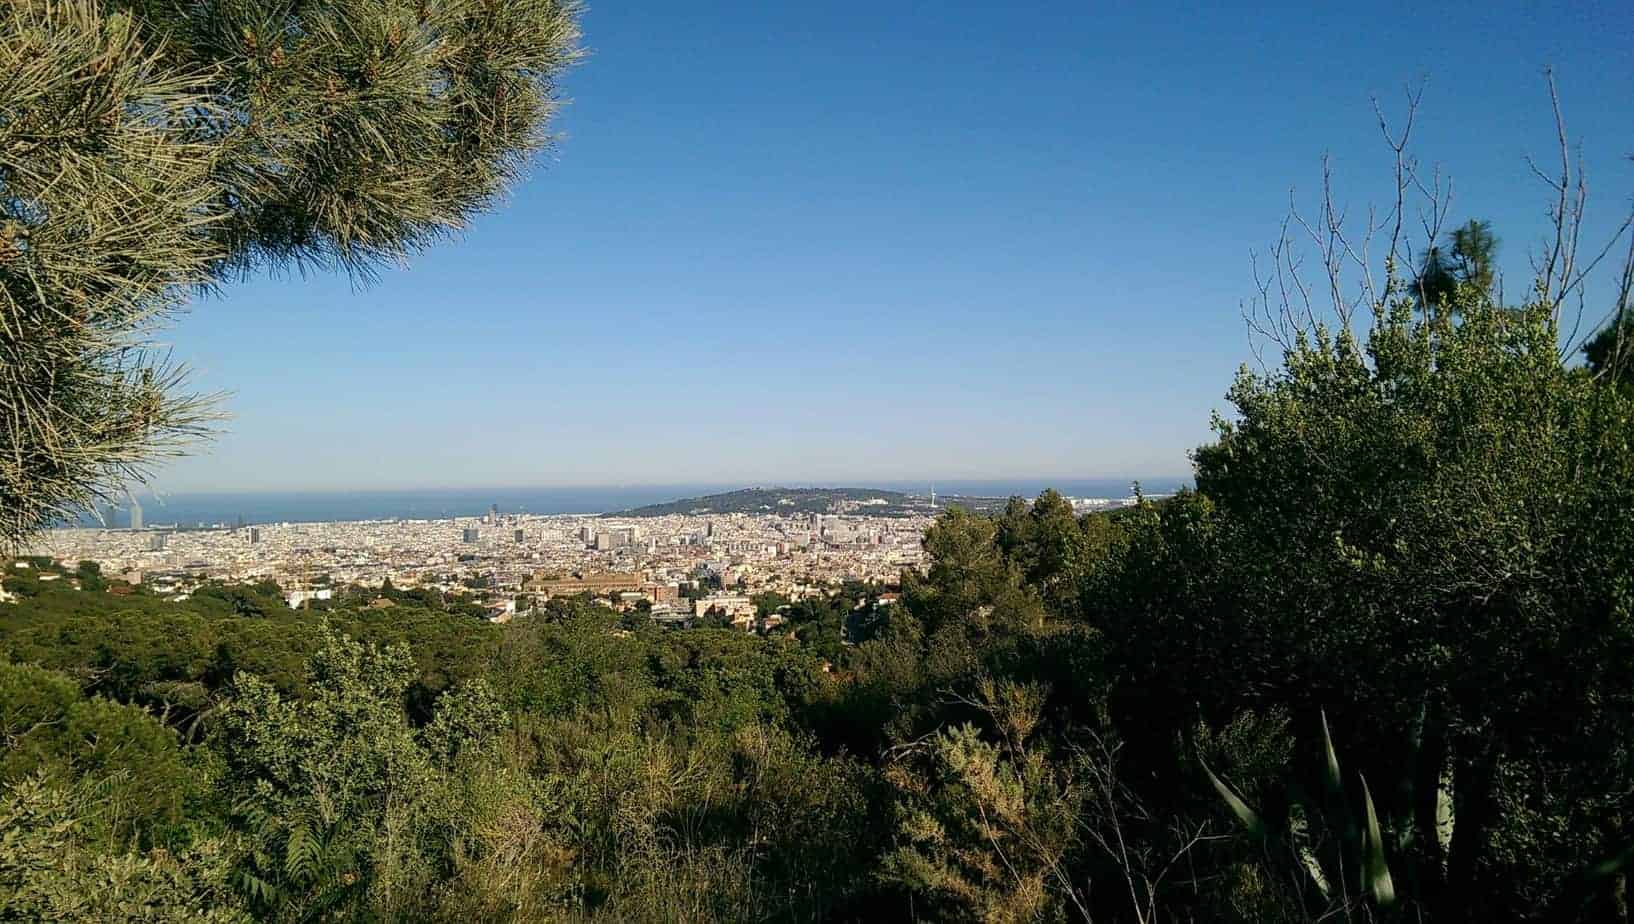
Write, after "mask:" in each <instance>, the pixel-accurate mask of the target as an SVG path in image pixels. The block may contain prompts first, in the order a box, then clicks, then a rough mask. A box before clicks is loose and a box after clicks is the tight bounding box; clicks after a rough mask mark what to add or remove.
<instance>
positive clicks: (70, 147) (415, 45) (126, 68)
mask: <svg viewBox="0 0 1634 924" xmlns="http://www.w3.org/2000/svg"><path fill="white" fill-rule="evenodd" d="M576 16H577V8H576V7H575V6H574V5H573V3H572V2H571V0H517V2H507V3H502V4H495V3H486V2H481V0H448V2H439V3H434V4H414V3H398V2H386V3H381V2H373V0H320V2H314V3H302V4H298V5H296V6H290V5H289V4H284V3H277V2H271V0H245V2H239V3H233V4H228V5H225V6H222V5H204V6H201V5H197V4H185V3H171V2H167V0H103V2H100V3H97V2H91V3H69V4H64V3H55V2H48V0H20V2H16V3H8V4H6V5H5V6H4V7H3V8H0V34H4V35H5V36H6V37H7V39H6V41H5V42H4V43H3V44H0V109H3V110H4V112H5V116H4V117H3V118H0V151H3V152H5V153H4V154H0V410H3V411H4V413H3V414H0V420H3V421H4V423H0V542H4V543H7V544H11V543H15V542H17V541H19V540H21V539H22V538H23V537H25V536H27V535H28V534H30V533H31V532H32V531H34V530H36V529H38V528H40V527H41V526H42V525H44V524H46V523H47V522H49V521H50V520H52V519H53V518H55V517H57V516H61V515H65V514H68V513H69V512H70V511H72V510H74V509H89V508H92V507H93V506H94V505H95V504H96V503H97V502H98V501H106V500H108V499H110V498H112V497H115V496H117V495H118V494H119V492H120V488H121V486H122V485H123V484H124V483H126V482H128V481H129V480H131V479H134V478H140V477H142V475H143V473H144V472H145V471H146V470H147V466H148V465H149V464H151V463H152V462H153V461H154V460H155V459H157V458H160V457H162V456H164V455H167V454H172V453H176V452H179V451H181V450H182V449H183V448H184V447H185V446H186V445H187V444H188V443H189V442H191V441H193V440H196V439H198V438H200V437H201V436H203V435H205V433H206V432H207V428H208V426H209V423H210V420H211V413H210V410H209V405H210V399H209V398H207V397H203V396H199V395H197V394H194V393H191V392H189V391H188V390H187V386H186V374H185V371H184V370H181V369H179V368H178V367H176V366H174V365H172V364H170V363H169V362H168V360H166V359H165V357H164V355H163V354H162V352H155V351H153V350H151V349H149V348H148V346H149V341H150V339H151V335H152V333H153V331H154V330H155V328H156V326H157V325H158V324H159V323H161V322H162V321H163V319H164V318H165V317H166V316H167V315H168V314H169V313H171V312H173V311H175V310H176V309H177V308H178V307H179V306H180V304H181V302H182V299H183V297H184V295H185V293H186V291H187V290H189V289H190V288H193V287H196V286H201V285H206V286H207V285H212V284H216V283H219V282H222V281H225V280H227V279H229V278H231V277H233V276H234V275H236V274H241V273H244V272H248V271H252V270H256V269H261V268H278V267H290V266H297V267H308V266H317V267H324V266H340V267H344V268H345V269H347V270H349V271H352V272H354V273H362V274H366V273H367V272H368V270H369V268H370V267H371V266H373V265H375V264H376V263H378V262H380V261H382V260H393V259H397V258H400V257H402V256H404V255H406V254H408V253H409V252H411V251H413V250H415V249H417V248H419V247H422V246H424V245H426V244H428V243H430V242H431V241H433V240H435V239H436V238H438V237H440V236H442V235H445V234H447V233H448V232H450V231H451V230H454V229H457V228H459V227H461V226H462V225H463V224H464V222H465V221H466V220H467V219H469V218H470V217H471V216H472V215H473V214H475V213H477V212H479V211H481V210H483V209H485V208H487V207H488V206H489V205H490V204H491V203H492V202H493V201H494V200H495V198H496V196H498V195H499V194H500V193H501V192H502V191H503V189H504V187H505V186H506V184H507V183H508V182H509V181H510V180H512V179H513V178H514V177H515V176H516V175H517V174H518V173H519V172H520V171H521V169H522V168H523V166H524V165H525V164H526V162H527V158H528V156H529V155H530V154H531V153H532V152H533V151H535V150H536V149H538V148H539V146H540V145H541V144H542V143H544V142H545V141H546V140H547V139H546V136H545V135H544V134H543V133H542V128H543V126H544V125H545V123H546V122H547V120H548V118H549V117H550V115H551V113H552V112H553V111H554V109H555V108H556V106H557V101H558V97H557V92H556V86H555V82H556V79H557V77H558V76H559V75H560V73H561V72H562V70H563V68H565V67H566V66H567V65H569V64H570V63H571V62H572V61H573V60H574V59H575V58H576V56H577V50H576V42H577V24H576Z"/></svg>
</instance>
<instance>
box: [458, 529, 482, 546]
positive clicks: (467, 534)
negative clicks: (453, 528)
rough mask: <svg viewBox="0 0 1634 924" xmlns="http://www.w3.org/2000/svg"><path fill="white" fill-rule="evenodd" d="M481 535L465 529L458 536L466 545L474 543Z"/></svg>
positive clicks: (475, 531)
mask: <svg viewBox="0 0 1634 924" xmlns="http://www.w3.org/2000/svg"><path fill="white" fill-rule="evenodd" d="M481 535H482V534H481V533H480V532H478V531H477V530H475V529H467V530H465V531H464V532H462V533H461V534H460V538H461V539H463V540H464V541H465V542H467V543H471V542H476V541H477V539H478V538H479V537H481Z"/></svg>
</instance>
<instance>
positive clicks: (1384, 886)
mask: <svg viewBox="0 0 1634 924" xmlns="http://www.w3.org/2000/svg"><path fill="white" fill-rule="evenodd" d="M1357 776H1358V777H1360V779H1361V781H1362V810H1363V812H1364V813H1365V815H1366V825H1365V826H1364V827H1363V828H1362V889H1363V891H1366V892H1371V893H1372V894H1373V898H1374V899H1375V900H1376V901H1377V902H1378V903H1379V904H1381V905H1392V904H1394V903H1395V901H1396V886H1395V883H1394V882H1393V881H1391V879H1390V866H1389V864H1387V863H1386V862H1385V859H1384V835H1383V834H1382V833H1381V832H1380V830H1379V815H1378V812H1376V811H1374V809H1373V794H1372V793H1370V792H1369V791H1368V789H1367V777H1364V776H1361V775H1360V774H1357Z"/></svg>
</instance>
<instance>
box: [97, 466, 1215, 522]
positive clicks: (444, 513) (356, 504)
mask: <svg viewBox="0 0 1634 924" xmlns="http://www.w3.org/2000/svg"><path fill="white" fill-rule="evenodd" d="M1134 480H1136V479H1123V478H1090V479H1082V478H1076V479H1075V478H1062V479H1042V478H1028V479H1012V480H953V481H945V482H944V481H937V482H934V483H933V482H931V481H928V480H927V481H920V482H907V481H875V482H859V483H846V482H828V483H824V482H813V483H804V482H798V481H795V482H790V483H788V484H782V485H772V484H766V485H761V487H774V486H776V487H823V488H866V489H875V490H883V491H897V492H901V493H905V494H913V495H921V496H922V495H928V494H929V492H930V489H931V488H932V487H933V486H934V487H935V489H936V493H937V494H938V495H939V496H950V495H955V494H959V495H967V496H973V497H1010V496H1017V495H1019V496H1022V497H1034V496H1036V495H1038V494H1039V493H1041V492H1042V491H1044V490H1045V489H1047V488H1054V489H1055V490H1057V491H1060V492H1061V493H1063V494H1067V495H1069V496H1073V497H1111V498H1116V497H1125V496H1127V495H1128V494H1129V493H1130V486H1131V484H1132V483H1133V481H1134ZM1139 480H1140V482H1141V486H1142V489H1143V490H1145V491H1147V492H1149V493H1168V492H1170V491H1173V490H1175V489H1177V488H1179V487H1182V486H1184V485H1186V484H1189V480H1187V479H1179V478H1153V479H1139ZM745 487H747V486H746V485H743V484H741V483H739V484H724V483H717V484H669V485H605V486H588V487H556V488H527V487H520V488H502V487H496V488H460V489H442V490H439V489H425V490H402V491H269V492H248V491H246V492H232V493H228V492H222V493H178V494H163V493H161V494H159V495H157V496H154V495H150V494H148V493H144V492H138V494H137V500H138V501H139V502H140V503H141V505H142V511H143V518H144V521H145V523H146V524H147V525H148V526H150V527H151V526H166V525H173V524H174V525H180V526H198V525H210V524H229V525H231V524H236V523H237V522H239V520H240V518H242V521H243V522H244V523H246V524H257V523H311V522H333V521H346V520H379V519H393V518H398V517H403V518H408V519H447V518H451V517H470V516H481V515H482V514H484V513H486V512H488V510H489V509H490V507H491V506H497V507H498V508H499V511H500V513H504V514H512V513H529V514H536V515H560V514H584V515H599V514H605V513H610V512H614V511H620V510H629V509H632V508H637V507H646V506H650V505H655V504H667V503H671V502H674V501H678V500H681V499H683V498H690V497H700V496H704V495H710V494H719V493H725V492H730V491H736V490H740V489H742V488H745ZM105 515H106V514H105ZM81 525H84V526H99V525H107V526H112V527H124V526H128V525H129V511H128V510H127V509H125V508H123V507H121V508H120V509H118V510H116V511H114V512H113V513H112V514H111V518H110V519H109V520H108V522H107V523H106V524H103V523H101V522H99V521H98V520H97V519H96V518H95V517H93V516H86V517H84V518H83V519H82V522H81Z"/></svg>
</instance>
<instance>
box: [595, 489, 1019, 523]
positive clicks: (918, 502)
mask: <svg viewBox="0 0 1634 924" xmlns="http://www.w3.org/2000/svg"><path fill="white" fill-rule="evenodd" d="M992 500H994V499H993V498H948V501H949V503H954V502H957V503H959V504H961V505H962V506H971V507H976V506H984V505H980V504H975V503H972V502H975V501H992ZM999 503H1000V504H1001V505H1002V503H1003V501H1002V500H1000V501H999ZM932 509H933V508H932V507H931V505H930V500H929V499H928V498H925V497H918V496H915V495H912V494H903V493H902V492H900V491H884V490H879V489H876V488H743V489H742V490H738V491H728V492H727V493H725V494H709V495H706V496H704V497H686V498H682V499H681V500H676V501H670V502H669V503H667V504H648V505H647V506H645V507H636V508H634V509H631V510H621V511H618V512H616V513H609V514H605V516H609V517H663V516H709V515H723V514H731V513H759V514H785V515H788V514H812V513H821V514H842V513H850V514H857V515H863V516H874V517H905V516H913V515H916V514H918V515H923V514H927V513H930V512H931V511H932Z"/></svg>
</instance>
